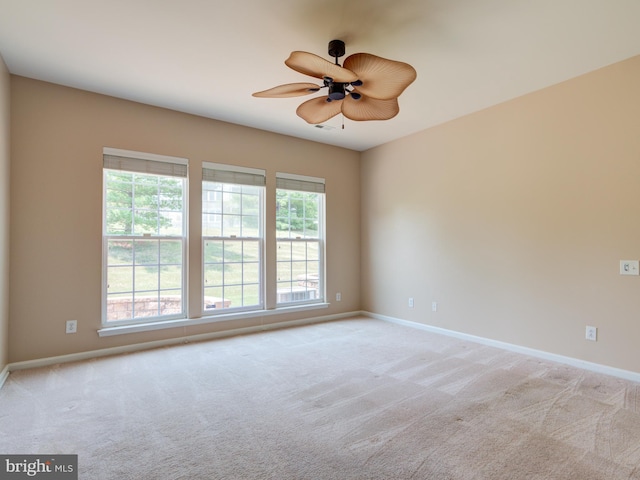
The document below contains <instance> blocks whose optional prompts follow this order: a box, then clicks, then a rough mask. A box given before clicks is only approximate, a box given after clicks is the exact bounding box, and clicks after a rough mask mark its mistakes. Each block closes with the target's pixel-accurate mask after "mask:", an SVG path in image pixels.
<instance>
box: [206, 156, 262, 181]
mask: <svg viewBox="0 0 640 480" xmlns="http://www.w3.org/2000/svg"><path fill="white" fill-rule="evenodd" d="M202 180H204V181H205V182H218V183H235V184H236V185H251V186H254V187H264V186H265V183H266V182H265V171H264V170H260V169H257V168H246V167H233V166H230V165H221V164H217V163H209V162H203V164H202Z"/></svg>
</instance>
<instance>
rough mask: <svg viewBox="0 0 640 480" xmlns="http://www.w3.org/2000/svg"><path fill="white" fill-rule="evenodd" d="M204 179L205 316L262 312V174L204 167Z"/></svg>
mask: <svg viewBox="0 0 640 480" xmlns="http://www.w3.org/2000/svg"><path fill="white" fill-rule="evenodd" d="M202 179H203V181H202V243H203V248H202V250H203V277H204V278H203V289H204V296H203V305H204V311H205V313H207V312H208V313H216V312H220V311H224V312H229V311H238V310H257V309H262V308H264V301H263V281H262V279H263V270H262V265H263V262H262V257H263V255H262V251H263V233H262V232H263V203H264V201H263V196H264V189H265V187H264V185H265V172H264V170H258V169H249V168H242V167H230V166H226V165H220V164H214V163H204V164H203V170H202Z"/></svg>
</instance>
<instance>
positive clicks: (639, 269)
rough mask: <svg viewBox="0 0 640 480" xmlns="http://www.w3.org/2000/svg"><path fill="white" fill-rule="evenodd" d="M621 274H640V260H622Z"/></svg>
mask: <svg viewBox="0 0 640 480" xmlns="http://www.w3.org/2000/svg"><path fill="white" fill-rule="evenodd" d="M620 275H640V261H638V260H620Z"/></svg>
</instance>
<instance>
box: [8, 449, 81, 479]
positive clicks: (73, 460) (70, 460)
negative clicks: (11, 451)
mask: <svg viewBox="0 0 640 480" xmlns="http://www.w3.org/2000/svg"><path fill="white" fill-rule="evenodd" d="M21 478H22V479H24V478H26V479H47V480H78V455H0V480H18V479H21Z"/></svg>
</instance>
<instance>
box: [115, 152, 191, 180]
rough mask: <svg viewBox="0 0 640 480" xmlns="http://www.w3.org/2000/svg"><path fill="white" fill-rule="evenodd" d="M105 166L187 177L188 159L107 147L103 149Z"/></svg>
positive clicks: (129, 170) (128, 170)
mask: <svg viewBox="0 0 640 480" xmlns="http://www.w3.org/2000/svg"><path fill="white" fill-rule="evenodd" d="M103 167H104V168H107V169H109V170H123V171H127V172H137V173H149V174H152V175H167V176H171V177H181V178H186V177H187V169H188V161H187V159H185V158H178V157H168V156H164V155H154V154H150V153H143V152H133V151H130V150H118V149H115V148H108V147H105V148H104V150H103Z"/></svg>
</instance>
